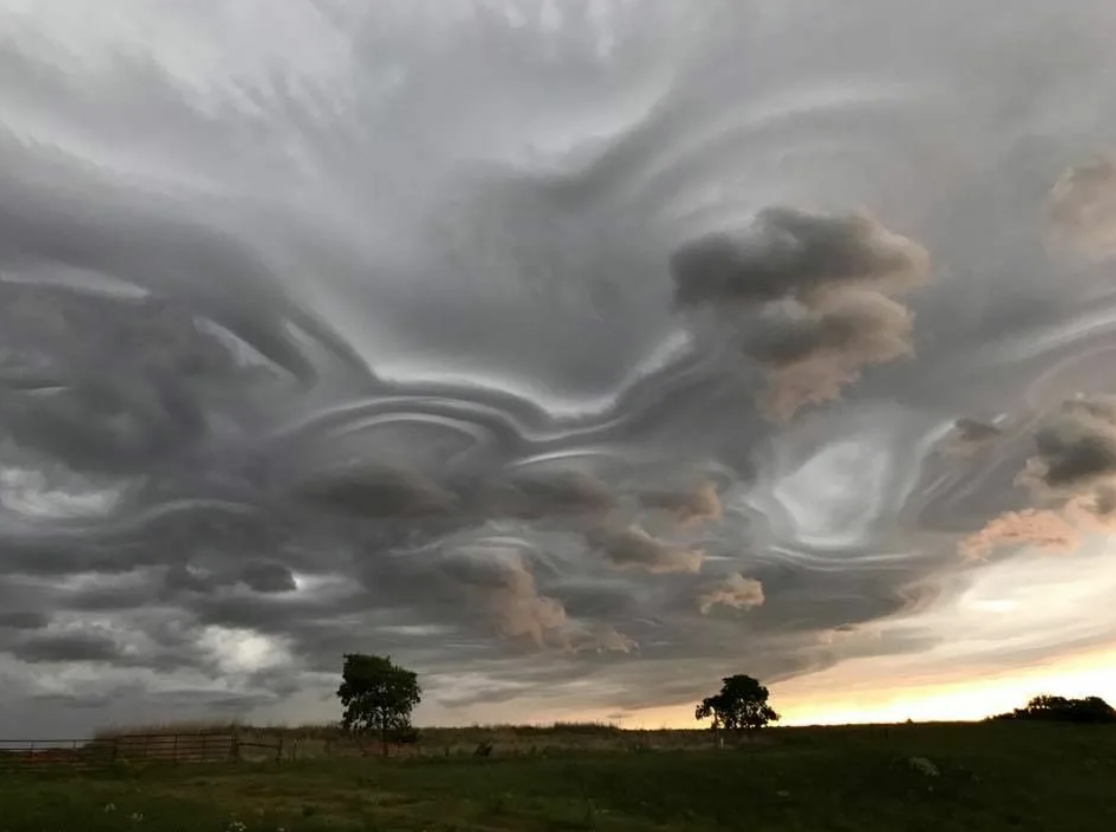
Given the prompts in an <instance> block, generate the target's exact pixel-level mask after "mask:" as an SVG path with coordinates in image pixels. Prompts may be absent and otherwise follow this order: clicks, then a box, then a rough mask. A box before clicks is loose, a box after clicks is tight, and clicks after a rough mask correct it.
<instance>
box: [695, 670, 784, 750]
mask: <svg viewBox="0 0 1116 832" xmlns="http://www.w3.org/2000/svg"><path fill="white" fill-rule="evenodd" d="M721 681H722V682H723V683H724V685H723V686H722V687H721V692H720V693H718V694H716V695H714V696H710V697H707V698H706V699H703V700H701V704H700V705H698V706H697V709H696V710H695V711H694V718H695V719H697V720H702V719H709V717H713V724H712V726H711V727H712V729H713V731H714V733H716V731H717V730H718V729H719V728H724V729H725V730H727V731H732V732H733V733H734V734H735V735H736V736H737V737H739V736H740V734H741V732H746V733H748V734H751V732H752V731H754V730H756V729H757V728H763V727H764V726H765V725H767V724H768V723H770V722H778V721H779V715H778V714H777V713H775V711H774V709H773V708H772V707H771V706H770V705H768V704H767V697H768V691H767V688H765V687H764V686H763V685H761V684H760V683H759V682H758V681H757V680H755V679H753V678H752V677H751V676H744V675H742V674H737V675H736V676H726V677H725V678H724V679H722V680H721Z"/></svg>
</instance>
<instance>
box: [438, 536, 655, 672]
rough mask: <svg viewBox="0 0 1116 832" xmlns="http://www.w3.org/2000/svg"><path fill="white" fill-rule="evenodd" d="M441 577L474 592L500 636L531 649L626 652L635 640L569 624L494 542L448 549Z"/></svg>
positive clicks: (520, 561) (518, 558)
mask: <svg viewBox="0 0 1116 832" xmlns="http://www.w3.org/2000/svg"><path fill="white" fill-rule="evenodd" d="M443 570H444V572H445V573H446V574H448V575H450V576H452V577H454V578H455V579H456V580H457V581H459V582H460V583H461V584H462V585H465V586H467V587H469V588H472V589H473V590H475V591H476V592H475V594H478V595H479V596H480V598H481V602H482V603H483V604H484V605H485V607H486V608H487V609H488V610H489V613H490V614H491V616H492V618H493V620H494V622H495V625H496V628H497V630H498V631H499V633H500V634H501V635H502V636H504V637H505V638H512V639H522V638H526V639H528V640H529V641H530V642H531V643H532V644H534V645H535V646H536V647H556V648H559V649H562V650H566V651H571V652H581V651H583V650H596V651H598V652H602V651H618V652H623V653H627V652H629V651H630V650H632V649H633V648H634V647H635V642H634V641H633V640H631V639H629V638H627V637H626V636H623V635H621V634H620V633H617V632H616V631H615V630H614V629H613V628H611V627H607V626H596V627H587V626H585V625H583V624H581V623H579V622H576V621H573V620H571V618H570V616H569V615H568V614H567V612H566V609H565V607H564V606H563V604H562V602H561V601H559V600H557V599H556V598H551V597H549V596H546V595H543V594H541V593H540V592H539V588H538V586H537V584H536V582H535V577H534V575H533V574H532V573H531V570H530V567H529V566H528V564H527V562H526V560H525V558H524V556H523V553H522V552H520V551H519V550H518V549H516V548H514V547H511V546H506V545H499V544H492V543H478V544H474V545H468V546H462V547H459V548H456V549H454V550H453V551H452V552H451V553H449V555H448V556H447V557H446V559H445V561H444V563H443Z"/></svg>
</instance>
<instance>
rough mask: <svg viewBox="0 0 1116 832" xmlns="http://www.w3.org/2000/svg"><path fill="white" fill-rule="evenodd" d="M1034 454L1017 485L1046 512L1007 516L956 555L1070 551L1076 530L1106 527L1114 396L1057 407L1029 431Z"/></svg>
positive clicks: (1112, 478)
mask: <svg viewBox="0 0 1116 832" xmlns="http://www.w3.org/2000/svg"><path fill="white" fill-rule="evenodd" d="M1034 445H1035V450H1036V451H1037V453H1035V454H1034V455H1033V456H1031V457H1030V458H1028V460H1027V463H1026V465H1025V467H1024V469H1023V470H1022V471H1021V472H1020V473H1019V475H1018V477H1017V478H1016V482H1017V484H1019V485H1022V486H1024V487H1025V488H1026V489H1027V491H1028V493H1029V494H1030V495H1031V496H1032V498H1033V499H1035V500H1038V501H1040V502H1042V503H1044V504H1047V505H1051V506H1052V507H1051V508H1043V509H1026V510H1023V511H1008V512H1005V513H1004V514H1002V515H1000V516H999V517H996V518H994V519H993V520H992V521H990V522H989V523H988V525H986V526H985V527H984V528H983V529H981V530H980V531H979V532H977V533H976V534H974V535H972V536H970V537H969V538H966V540H964V541H963V542H962V544H961V547H960V549H959V551H960V552H961V554H962V555H964V556H966V557H981V556H983V555H985V554H987V553H988V552H990V551H991V550H992V549H994V548H996V547H999V546H1004V545H1013V544H1014V545H1031V546H1036V547H1038V548H1042V549H1053V550H1070V551H1072V550H1073V549H1075V548H1076V547H1077V546H1078V545H1079V544H1080V542H1081V529H1082V528H1083V527H1088V526H1092V527H1094V528H1096V527H1098V526H1103V525H1104V524H1106V523H1110V522H1111V516H1112V515H1113V512H1114V511H1116V397H1113V396H1107V395H1097V396H1078V397H1076V398H1073V399H1069V400H1067V401H1064V402H1062V403H1061V404H1060V405H1059V406H1058V407H1057V408H1056V409H1055V410H1054V412H1052V413H1050V414H1048V415H1047V416H1046V417H1045V418H1044V419H1042V420H1041V423H1040V424H1039V425H1038V427H1037V428H1036V430H1035V431H1034Z"/></svg>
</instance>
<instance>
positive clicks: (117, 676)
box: [0, 0, 1116, 736]
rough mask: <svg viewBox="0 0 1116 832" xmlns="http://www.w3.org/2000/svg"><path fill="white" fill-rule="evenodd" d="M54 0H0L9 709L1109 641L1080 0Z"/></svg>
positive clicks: (1109, 298)
mask: <svg viewBox="0 0 1116 832" xmlns="http://www.w3.org/2000/svg"><path fill="white" fill-rule="evenodd" d="M844 5H845V4H843V6H844ZM87 6H88V4H82V3H79V2H77V0H73V1H72V2H70V1H69V0H66V2H58V3H53V4H26V3H5V2H4V0H0V8H2V12H0V13H2V14H3V16H4V20H5V25H4V30H3V32H0V74H2V75H3V77H4V79H5V82H4V84H2V85H0V679H2V680H3V685H4V690H5V701H4V702H3V703H0V728H3V729H4V731H3V732H4V733H12V732H16V733H18V732H23V733H25V734H27V735H36V734H38V735H42V734H49V733H51V732H65V733H72V734H75V735H78V736H80V735H81V734H83V733H85V732H88V731H90V730H92V729H93V728H94V727H95V726H97V725H98V724H102V723H106V722H119V721H122V720H129V719H148V720H152V721H165V720H166V719H167V718H168V715H170V716H174V717H178V716H181V717H183V718H204V717H206V716H207V715H211V714H220V715H222V717H230V716H232V717H241V718H245V719H264V720H271V719H274V720H283V719H290V720H298V721H303V722H304V721H310V720H318V719H333V718H335V717H336V713H337V703H336V701H335V699H334V697H333V691H335V690H336V675H337V672H338V670H339V667H340V663H341V656H342V654H343V653H346V652H353V651H368V652H380V653H390V655H392V657H393V658H395V659H397V660H399V661H401V662H403V663H405V664H406V665H407V666H409V667H413V668H414V669H415V670H416V671H417V672H419V673H420V675H421V676H422V678H423V681H424V688H425V689H426V690H427V691H428V696H427V700H426V701H425V702H424V703H423V706H422V707H423V711H422V714H421V717H422V719H423V720H426V721H453V722H463V723H471V722H475V721H484V720H499V721H508V720H515V719H549V718H555V717H556V716H559V715H569V714H573V715H574V716H578V715H581V714H587V713H588V714H596V713H600V714H612V713H632V714H634V713H637V712H638V711H639V710H640V709H642V708H652V707H661V706H675V705H692V702H693V701H694V700H695V699H696V698H700V697H701V696H704V695H707V694H708V692H709V689H710V685H714V686H715V684H716V682H717V680H718V679H719V678H720V677H721V676H722V675H726V674H727V673H730V672H747V673H750V674H752V675H755V676H758V677H760V678H762V679H763V680H764V681H765V683H767V684H770V685H773V686H774V687H775V689H776V691H778V690H779V685H780V684H791V683H794V684H795V685H806V686H808V684H809V680H810V679H811V678H813V676H814V674H816V673H818V672H822V671H826V669H840V667H841V666H842V665H843V664H844V663H845V662H846V661H849V660H851V659H854V658H855V659H856V660H857V661H858V662H861V661H864V662H873V661H878V662H880V663H881V664H880V665H874V666H885V665H886V666H891V665H892V664H894V663H895V662H897V661H898V660H899V659H900V658H902V659H904V660H910V661H912V662H920V661H923V660H924V663H923V664H920V665H919V667H920V672H921V669H925V670H926V672H927V673H930V672H932V671H933V672H937V671H938V670H942V669H944V668H955V667H971V668H975V670H974V672H979V669H980V668H982V667H997V668H1003V667H1007V666H1021V665H1022V664H1024V663H1026V662H1031V661H1035V660H1037V658H1043V659H1044V660H1045V659H1048V658H1051V657H1056V656H1057V655H1058V654H1059V651H1062V650H1064V649H1068V648H1067V645H1073V646H1074V648H1075V649H1077V648H1080V647H1081V646H1082V645H1086V646H1090V645H1091V646H1097V645H1103V644H1106V643H1110V642H1111V641H1113V640H1114V639H1116V621H1113V620H1112V619H1111V616H1109V615H1108V607H1110V606H1111V605H1110V604H1108V605H1107V606H1106V603H1107V602H1104V601H1103V600H1100V598H1101V595H1100V594H1099V593H1100V588H1103V587H1106V586H1108V584H1106V583H1105V580H1107V578H1106V575H1107V573H1104V571H1103V570H1104V569H1109V568H1110V567H1111V564H1110V563H1109V564H1108V565H1107V566H1106V565H1105V563H1106V562H1105V561H1103V560H1102V559H1101V558H1100V556H1099V555H1098V554H1097V553H1095V552H1093V551H1092V550H1091V549H1089V547H1090V546H1092V545H1094V543H1095V542H1096V540H1097V539H1103V536H1104V535H1105V534H1106V533H1107V529H1108V525H1107V524H1108V521H1109V518H1110V516H1111V515H1112V513H1113V509H1114V508H1116V488H1114V487H1113V483H1114V478H1116V427H1114V424H1116V417H1114V414H1116V409H1114V408H1113V406H1112V405H1111V400H1110V399H1107V398H1105V397H1106V396H1109V395H1112V394H1113V393H1116V372H1114V371H1112V369H1111V366H1112V365H1111V361H1110V357H1111V350H1112V349H1113V348H1116V292H1114V291H1113V287H1112V285H1111V280H1110V279H1109V278H1110V277H1111V275H1110V274H1109V273H1108V272H1107V271H1106V269H1107V268H1108V265H1110V264H1109V263H1108V262H1107V260H1106V258H1107V256H1108V254H1109V253H1110V251H1111V249H1112V239H1111V238H1112V234H1111V230H1112V229H1111V217H1110V215H1111V214H1112V213H1113V212H1112V210H1111V205H1110V204H1109V203H1110V202H1111V201H1112V200H1111V199H1110V197H1111V194H1110V190H1111V188H1110V184H1111V183H1110V180H1111V179H1112V177H1111V176H1110V170H1109V167H1106V164H1107V163H1104V162H1097V161H1096V160H1097V159H1101V160H1103V159H1105V158H1106V156H1105V154H1106V153H1107V152H1108V150H1107V147H1108V145H1107V142H1108V141H1109V140H1110V137H1111V135H1113V133H1114V132H1116V111H1114V110H1113V108H1112V107H1111V106H1110V103H1111V99H1112V96H1113V95H1116V71H1114V70H1116V55H1114V53H1113V51H1112V49H1111V44H1110V43H1109V42H1108V39H1107V37H1106V33H1109V32H1111V23H1112V21H1113V17H1112V13H1111V9H1110V8H1109V4H1107V3H1103V2H1100V0H1067V2H1065V3H1062V4H1059V5H1058V8H1057V10H1053V11H1052V10H1051V8H1048V7H1047V6H1049V4H1046V5H1043V4H1041V3H1023V4H1020V5H1019V8H1018V9H1016V8H1014V7H1013V9H1012V14H1011V16H1010V20H1007V21H1006V22H1005V18H1004V14H1003V9H1002V8H1001V6H1002V4H1001V3H993V2H992V0H975V2H974V0H947V1H946V2H941V3H937V4H925V5H922V6H916V5H912V4H903V5H900V4H895V3H891V2H884V0H864V2H859V3H856V4H852V5H851V6H849V7H848V8H844V7H843V8H842V9H841V10H839V11H838V10H835V9H833V8H832V7H831V6H832V4H826V3H823V2H822V0H811V1H810V2H805V3H801V4H782V5H779V6H778V8H776V7H775V6H773V5H772V4H761V3H753V2H729V1H728V0H711V2H709V3H705V4H702V5H701V8H700V9H695V8H691V7H690V6H689V5H683V4H678V3H675V2H668V0H636V1H635V2H628V0H603V2H593V3H570V4H553V3H543V2H526V3H516V4H498V3H475V2H471V0H445V2H442V0H438V2H434V0H420V1H419V2H410V1H409V2H403V0H386V1H385V2H382V3H376V4H362V3H357V2H350V1H349V0H330V2H310V1H309V0H291V2H290V3H288V4H285V5H284V10H283V13H282V14H276V13H274V9H273V8H272V7H271V6H270V5H265V4H263V3H259V2H249V3H248V4H247V5H246V6H243V7H241V6H236V4H232V3H226V2H215V3H208V4H199V5H197V7H194V6H191V7H189V8H186V7H183V8H181V9H177V10H168V9H163V8H156V7H155V6H153V5H152V4H150V3H146V2H140V0H122V2H121V3H119V4H117V5H116V7H115V8H114V13H113V14H111V15H105V14H103V13H101V12H99V11H97V10H93V11H91V10H90V9H89V8H87ZM234 6H235V8H234ZM879 31H887V32H888V33H889V36H888V38H885V39H881V38H878V37H875V36H874V35H873V33H876V32H879ZM957 31H965V32H966V33H968V34H967V35H966V38H964V39H961V40H959V39H958V38H957V37H956V33H957ZM1052 238H1053V239H1055V241H1058V243H1059V244H1058V245H1055V246H1051V245H1050V242H1051V239H1052ZM1064 242H1068V243H1069V247H1068V250H1067V247H1066V246H1064V245H1062V243H1064ZM1082 252H1085V253H1086V254H1087V255H1088V256H1086V257H1082V256H1080V255H1081V253H1082ZM1077 394H1081V396H1080V397H1075V396H1077ZM1004 414H1006V415H1007V416H1008V418H1007V419H1006V421H1005V420H1004V419H1002V418H1001V416H1002V415H1004ZM965 420H971V421H965ZM950 448H964V449H965V451H966V452H965V453H942V452H941V451H943V450H948V449H950ZM981 529H983V530H984V531H983V532H982V531H981ZM974 535H976V536H975V537H974ZM1036 542H1037V543H1038V544H1039V545H1041V546H1052V545H1055V544H1056V545H1057V546H1058V547H1061V548H1065V549H1067V550H1069V549H1072V550H1073V552H1074V554H1073V556H1071V557H1066V558H1050V557H1046V559H1045V560H1034V559H1032V555H1031V553H1029V552H1028V551H1025V550H1026V549H1027V548H1028V544H1033V543H1036ZM1009 544H1010V545H1009ZM959 547H961V548H962V549H965V547H968V549H967V550H966V551H968V552H969V553H970V554H972V555H974V557H970V558H962V557H959V556H958V549H959ZM1079 550H1080V551H1079ZM992 553H998V554H1000V555H1002V557H1000V556H998V557H989V555H990V554H992ZM977 556H979V557H977ZM1075 559H1076V560H1078V561H1082V562H1088V563H1090V564H1093V566H1092V567H1091V568H1090V570H1088V571H1089V574H1087V575H1086V574H1083V573H1082V572H1081V571H1079V570H1077V569H1075V568H1074V566H1073V564H1074V561H1075ZM1036 576H1037V577H1036ZM1032 579H1033V580H1038V581H1041V585H1042V590H1043V593H1044V596H1043V597H1044V598H1045V599H1046V603H1047V604H1049V605H1052V606H1050V609H1053V607H1054V606H1056V605H1057V603H1059V602H1058V601H1057V599H1072V600H1073V603H1070V601H1068V600H1067V601H1066V603H1065V604H1064V605H1062V606H1059V607H1057V609H1058V610H1062V612H1059V613H1058V615H1054V613H1053V612H1051V613H1050V614H1049V615H1048V616H1047V615H1046V612H1042V614H1041V615H1040V611H1039V610H1037V609H1036V606H1037V605H1036V604H1035V603H1034V602H1033V600H1032V595H1030V594H1029V593H1030V591H1031V590H1030V589H1029V586H1030V585H1029V584H1028V583H1027V581H1028V580H1032ZM997 592H999V593H1000V594H997ZM1007 595H1010V596H1011V598H1009V599H1007V600H1011V599H1016V600H1017V601H1018V603H1019V607H1018V608H1019V609H1025V610H1030V612H1028V613H1027V614H1028V615H1033V616H1036V620H1038V619H1039V618H1041V620H1042V622H1043V623H1042V632H1041V633H1040V634H1036V633H1034V632H1032V630H1031V629H1030V628H1028V627H1026V626H1020V622H1018V621H1014V619H1013V627H1014V628H1013V629H1012V630H1011V633H1012V639H1013V640H1012V642H1011V648H1010V649H1005V650H1003V651H999V652H996V651H992V650H991V648H989V647H988V645H989V644H992V643H993V642H994V641H995V640H996V639H995V638H993V636H996V637H997V638H998V637H1000V636H1002V635H1003V633H1004V630H1003V629H1001V628H1002V627H1004V626H1006V625H1002V624H999V623H997V622H996V621H993V620H991V619H989V618H988V617H987V616H984V617H982V615H983V613H980V609H978V608H976V607H974V608H972V609H970V607H968V606H966V605H967V604H969V603H970V601H971V599H972V598H974V597H977V596H979V598H980V599H981V600H982V602H983V601H987V603H988V604H991V605H992V606H991V607H989V609H999V608H1002V607H1003V604H1005V603H1007V601H1006V600H1005V597H1002V596H1007ZM1013 602H1014V601H1013ZM996 604H1000V605H1001V606H1000V607H997V606H996ZM1086 607H1087V608H1088V609H1086ZM1043 609H1044V610H1046V609H1047V608H1046V607H1044V608H1043ZM973 610H976V611H973ZM1063 613H1064V614H1063ZM1020 615H1022V613H1020ZM1085 619H1087V624H1086V623H1082V621H1083V620H1085ZM958 622H961V623H958ZM1024 623H1025V622H1024ZM1012 663H1014V664H1012Z"/></svg>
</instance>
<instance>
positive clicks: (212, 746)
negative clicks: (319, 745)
mask: <svg viewBox="0 0 1116 832" xmlns="http://www.w3.org/2000/svg"><path fill="white" fill-rule="evenodd" d="M282 758H283V740H282V738H280V739H279V740H278V741H277V742H270V743H269V742H260V741H258V740H255V739H242V738H241V737H239V736H238V735H236V734H207V733H194V734H185V733H184V734H123V735H121V736H116V737H96V738H94V739H80V740H2V739H0V769H9V768H17V767H20V768H22V767H27V766H55V765H69V766H75V767H96V766H106V765H111V764H113V763H122V762H129V763H131V762H151V763H217V762H229V761H238V760H281V759H282Z"/></svg>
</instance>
